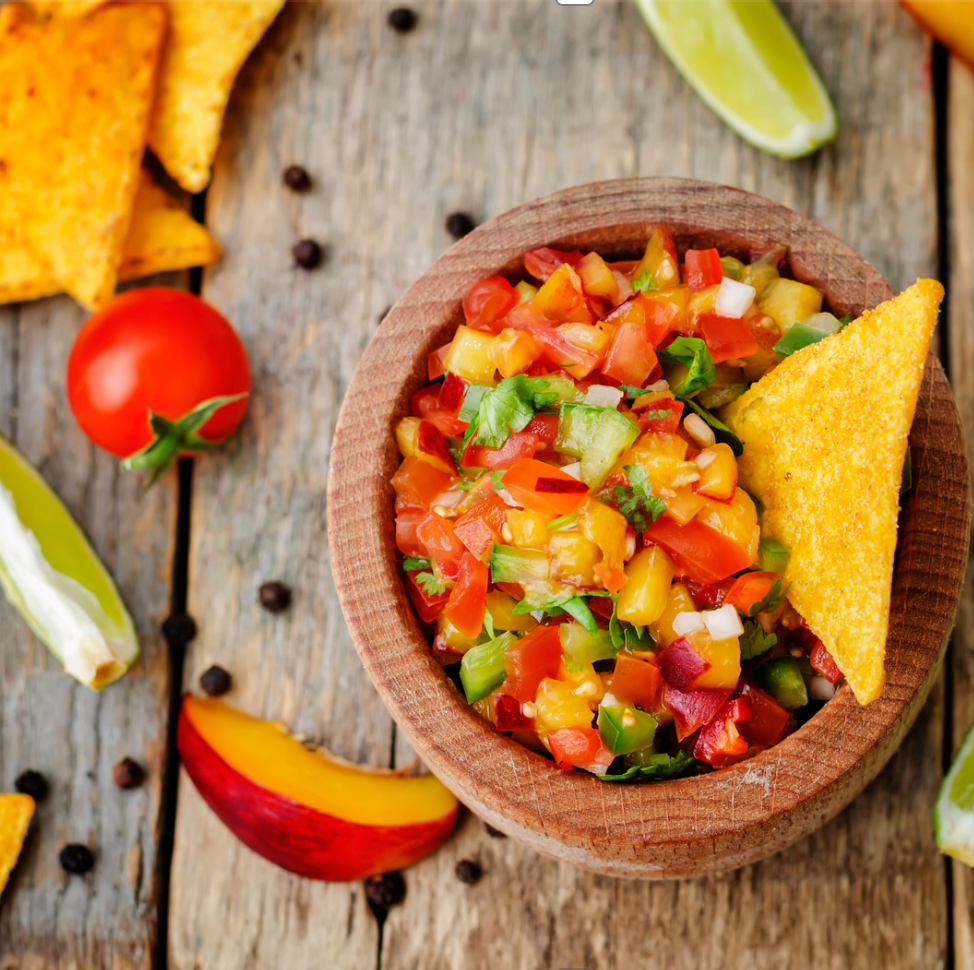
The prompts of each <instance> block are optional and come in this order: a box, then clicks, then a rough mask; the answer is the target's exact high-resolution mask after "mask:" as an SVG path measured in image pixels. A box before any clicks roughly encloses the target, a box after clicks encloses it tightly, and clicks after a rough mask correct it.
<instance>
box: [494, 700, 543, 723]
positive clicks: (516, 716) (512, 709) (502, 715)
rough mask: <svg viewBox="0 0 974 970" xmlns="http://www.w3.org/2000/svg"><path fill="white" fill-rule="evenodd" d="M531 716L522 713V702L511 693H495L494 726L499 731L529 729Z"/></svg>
mask: <svg viewBox="0 0 974 970" xmlns="http://www.w3.org/2000/svg"><path fill="white" fill-rule="evenodd" d="M533 723H534V722H533V721H532V720H531V719H530V718H527V717H525V716H524V715H523V714H522V713H521V702H520V701H519V700H517V698H515V697H511V695H510V694H494V726H495V727H496V728H497V730H498V731H529V730H530V729H531V726H532V725H533Z"/></svg>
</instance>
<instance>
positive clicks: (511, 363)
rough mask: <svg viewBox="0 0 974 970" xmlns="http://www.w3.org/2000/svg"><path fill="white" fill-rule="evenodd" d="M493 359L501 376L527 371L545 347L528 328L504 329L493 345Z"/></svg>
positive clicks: (510, 375) (511, 375)
mask: <svg viewBox="0 0 974 970" xmlns="http://www.w3.org/2000/svg"><path fill="white" fill-rule="evenodd" d="M490 352H491V359H492V360H493V362H494V364H495V365H496V366H497V369H498V370H499V371H500V372H501V377H513V376H514V375H515V374H520V373H522V372H523V371H526V370H527V369H528V368H529V367H530V366H531V365H532V364H533V363H534V362H535V361H536V360H537V359H538V358H539V357H540V356H541V355H542V354H543V353H544V347H543V346H542V345H541V344H540V343H538V341H537V340H535V339H534V337H533V336H532V335H531V334H530V333H528V332H527V331H526V330H511V329H510V328H508V329H507V330H502V331H501V332H500V333H499V334H498V335H497V336H496V337H495V338H494V343H493V346H492V347H491V351H490Z"/></svg>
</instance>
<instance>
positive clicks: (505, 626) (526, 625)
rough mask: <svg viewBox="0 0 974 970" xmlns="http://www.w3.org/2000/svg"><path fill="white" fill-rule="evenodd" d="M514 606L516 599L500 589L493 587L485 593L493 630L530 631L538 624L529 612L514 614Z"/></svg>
mask: <svg viewBox="0 0 974 970" xmlns="http://www.w3.org/2000/svg"><path fill="white" fill-rule="evenodd" d="M515 606H517V600H516V599H514V597H513V596H508V595H507V593H505V592H503V591H502V590H499V589H494V590H491V591H490V592H489V593H488V594H487V609H488V610H489V611H490V616H491V619H492V620H493V623H494V629H495V630H514V631H516V632H517V633H530V632H531V631H532V630H533V629H534V628H535V627H536V626H537V625H538V621H537V620H536V619H535V618H534V617H533V616H531V614H530V613H525V614H523V615H521V616H515V615H514V612H513V610H514V607H515Z"/></svg>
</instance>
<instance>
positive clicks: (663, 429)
mask: <svg viewBox="0 0 974 970" xmlns="http://www.w3.org/2000/svg"><path fill="white" fill-rule="evenodd" d="M683 407H684V404H683V402H682V401H678V400H676V398H672V397H661V398H659V399H657V400H655V401H651V402H650V403H649V404H648V405H647V406H646V407H645V408H640V410H638V411H634V412H633V413H634V414H635V415H636V422H637V423H638V425H639V430H640V431H644V432H645V431H652V432H653V433H654V434H675V433H676V431H677V430H678V429H679V427H680V419H681V418H682V417H683ZM664 412H667V413H666V416H665V417H662V418H660V417H651V415H658V414H663V413H664Z"/></svg>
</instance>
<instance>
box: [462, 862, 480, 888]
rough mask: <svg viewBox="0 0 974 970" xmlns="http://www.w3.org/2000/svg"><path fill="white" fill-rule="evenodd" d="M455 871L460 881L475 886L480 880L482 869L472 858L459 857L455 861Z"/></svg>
mask: <svg viewBox="0 0 974 970" xmlns="http://www.w3.org/2000/svg"><path fill="white" fill-rule="evenodd" d="M456 873H457V879H459V880H460V882H463V883H466V884H467V885H468V886H475V885H476V884H477V883H478V882H480V877H481V876H482V875H483V874H484V870H483V869H481V868H480V866H479V865H477V863H476V862H474V861H473V859H461V860H460V861H459V862H458V863H457V868H456Z"/></svg>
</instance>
